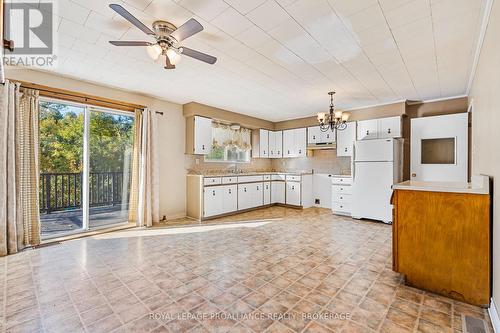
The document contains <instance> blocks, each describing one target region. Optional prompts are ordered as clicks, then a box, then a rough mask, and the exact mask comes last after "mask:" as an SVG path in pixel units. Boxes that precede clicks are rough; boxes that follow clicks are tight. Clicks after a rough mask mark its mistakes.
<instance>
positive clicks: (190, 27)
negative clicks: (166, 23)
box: [170, 18, 203, 42]
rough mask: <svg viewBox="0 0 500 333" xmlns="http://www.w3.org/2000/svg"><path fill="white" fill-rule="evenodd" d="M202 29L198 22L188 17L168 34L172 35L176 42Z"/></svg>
mask: <svg viewBox="0 0 500 333" xmlns="http://www.w3.org/2000/svg"><path fill="white" fill-rule="evenodd" d="M202 30H203V26H202V25H201V24H200V22H198V21H196V20H195V19H194V18H192V19H189V20H188V21H187V22H186V23H184V24H183V25H181V26H180V27H178V28H177V30H175V31H174V32H172V33H171V34H170V36H172V37H174V38H175V39H176V40H177V41H178V42H180V41H182V40H184V39H186V38H188V37H191V36H192V35H194V34H197V33H198V32H200V31H202Z"/></svg>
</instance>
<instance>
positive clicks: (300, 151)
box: [294, 128, 307, 157]
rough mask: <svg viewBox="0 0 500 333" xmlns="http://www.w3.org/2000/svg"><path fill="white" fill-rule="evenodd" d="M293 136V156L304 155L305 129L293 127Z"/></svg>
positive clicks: (305, 147) (305, 145)
mask: <svg viewBox="0 0 500 333" xmlns="http://www.w3.org/2000/svg"><path fill="white" fill-rule="evenodd" d="M294 131H295V132H294V136H295V156H296V157H305V156H306V149H307V129H305V128H296V129H294Z"/></svg>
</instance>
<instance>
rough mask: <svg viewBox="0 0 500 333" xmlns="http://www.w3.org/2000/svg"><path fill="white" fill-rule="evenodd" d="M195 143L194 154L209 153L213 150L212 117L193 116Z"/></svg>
mask: <svg viewBox="0 0 500 333" xmlns="http://www.w3.org/2000/svg"><path fill="white" fill-rule="evenodd" d="M193 123H194V127H193V136H194V139H193V141H194V145H193V151H192V152H191V153H192V154H200V155H207V154H210V152H211V151H212V119H210V118H205V117H199V116H194V117H193Z"/></svg>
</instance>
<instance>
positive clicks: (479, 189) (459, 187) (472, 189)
mask: <svg viewBox="0 0 500 333" xmlns="http://www.w3.org/2000/svg"><path fill="white" fill-rule="evenodd" d="M392 188H393V189H394V190H408V191H429V192H450V193H469V194H489V193H490V185H489V178H488V177H487V176H472V182H470V183H466V182H421V181H415V180H408V181H405V182H402V183H399V184H396V185H393V186H392Z"/></svg>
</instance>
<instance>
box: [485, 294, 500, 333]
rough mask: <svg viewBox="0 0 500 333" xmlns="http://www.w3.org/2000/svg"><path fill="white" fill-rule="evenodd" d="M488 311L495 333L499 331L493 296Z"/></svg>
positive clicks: (499, 326) (499, 332) (499, 319)
mask: <svg viewBox="0 0 500 333" xmlns="http://www.w3.org/2000/svg"><path fill="white" fill-rule="evenodd" d="M488 313H489V314H490V319H491V325H492V326H493V330H494V331H495V333H500V317H498V312H497V307H496V305H495V302H494V301H493V298H492V299H491V302H490V307H489V308H488Z"/></svg>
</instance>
